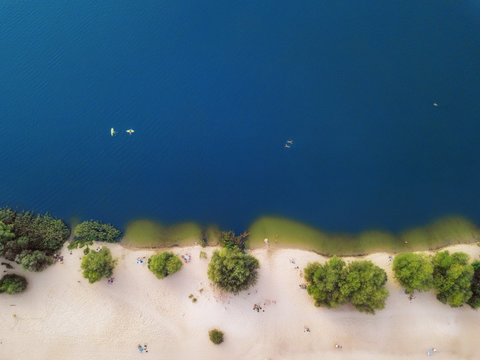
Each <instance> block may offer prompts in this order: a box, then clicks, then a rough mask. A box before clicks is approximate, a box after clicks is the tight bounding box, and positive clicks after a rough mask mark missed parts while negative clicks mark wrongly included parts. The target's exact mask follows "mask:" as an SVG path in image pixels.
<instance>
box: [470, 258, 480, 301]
mask: <svg viewBox="0 0 480 360" xmlns="http://www.w3.org/2000/svg"><path fill="white" fill-rule="evenodd" d="M472 267H473V278H472V283H471V290H472V296H471V297H470V299H469V300H468V305H470V306H471V307H472V308H474V309H476V308H478V307H480V261H474V262H473V263H472Z"/></svg>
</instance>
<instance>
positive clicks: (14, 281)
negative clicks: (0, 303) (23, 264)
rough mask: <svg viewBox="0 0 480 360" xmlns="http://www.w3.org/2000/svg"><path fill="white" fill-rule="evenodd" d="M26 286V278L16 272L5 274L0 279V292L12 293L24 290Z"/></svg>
mask: <svg viewBox="0 0 480 360" xmlns="http://www.w3.org/2000/svg"><path fill="white" fill-rule="evenodd" d="M26 288H27V279H25V278H24V277H23V276H20V275H16V274H7V275H4V276H3V277H2V279H1V280H0V293H1V292H6V293H7V294H9V295H13V294H16V293H19V292H22V291H24V290H25V289H26Z"/></svg>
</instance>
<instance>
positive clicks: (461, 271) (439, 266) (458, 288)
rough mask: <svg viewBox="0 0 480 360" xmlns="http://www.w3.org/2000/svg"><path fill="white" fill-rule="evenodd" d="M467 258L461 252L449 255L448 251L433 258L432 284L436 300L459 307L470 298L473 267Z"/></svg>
mask: <svg viewBox="0 0 480 360" xmlns="http://www.w3.org/2000/svg"><path fill="white" fill-rule="evenodd" d="M468 261H469V256H468V255H467V254H465V253H462V252H456V253H453V254H451V255H450V253H449V252H448V251H442V252H438V253H437V254H435V256H434V258H433V261H432V262H433V283H434V287H435V293H436V294H437V299H438V300H440V301H441V302H442V303H444V304H446V303H449V304H450V306H452V307H457V306H461V305H463V304H464V303H466V302H467V301H468V300H469V299H470V297H471V296H472V289H471V283H472V278H473V267H472V265H470V264H469V263H468Z"/></svg>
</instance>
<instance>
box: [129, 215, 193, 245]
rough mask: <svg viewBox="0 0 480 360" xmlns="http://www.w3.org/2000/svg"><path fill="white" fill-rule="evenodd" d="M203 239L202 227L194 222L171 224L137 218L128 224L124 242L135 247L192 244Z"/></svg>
mask: <svg viewBox="0 0 480 360" xmlns="http://www.w3.org/2000/svg"><path fill="white" fill-rule="evenodd" d="M201 239H202V228H201V226H200V225H198V224H197V223H194V222H185V223H179V224H175V225H171V226H166V225H163V224H160V223H158V222H156V221H153V220H135V221H132V222H130V223H128V224H127V227H126V231H125V236H124V238H123V240H122V243H123V244H124V245H126V246H133V247H168V246H174V245H178V246H190V245H193V244H194V243H195V242H199V241H200V240H201Z"/></svg>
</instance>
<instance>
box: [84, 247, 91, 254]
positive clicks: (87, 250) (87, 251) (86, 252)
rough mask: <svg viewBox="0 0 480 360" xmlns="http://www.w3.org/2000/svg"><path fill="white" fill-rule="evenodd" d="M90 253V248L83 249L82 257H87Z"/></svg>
mask: <svg viewBox="0 0 480 360" xmlns="http://www.w3.org/2000/svg"><path fill="white" fill-rule="evenodd" d="M89 252H90V248H89V247H88V246H87V247H86V248H85V249H83V255H88V253H89Z"/></svg>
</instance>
